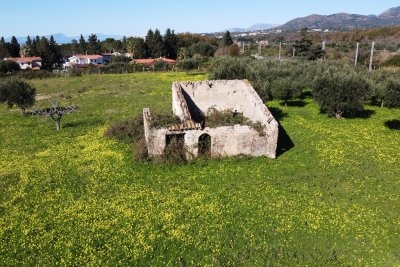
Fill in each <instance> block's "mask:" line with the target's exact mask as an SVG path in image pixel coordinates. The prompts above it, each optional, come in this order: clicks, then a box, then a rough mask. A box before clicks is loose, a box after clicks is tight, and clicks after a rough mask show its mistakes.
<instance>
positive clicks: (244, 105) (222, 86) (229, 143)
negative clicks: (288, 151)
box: [143, 80, 278, 158]
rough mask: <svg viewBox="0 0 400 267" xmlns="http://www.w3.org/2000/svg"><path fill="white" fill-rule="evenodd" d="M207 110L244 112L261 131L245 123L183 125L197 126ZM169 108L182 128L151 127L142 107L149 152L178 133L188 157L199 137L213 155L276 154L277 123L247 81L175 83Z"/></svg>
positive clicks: (154, 152)
mask: <svg viewBox="0 0 400 267" xmlns="http://www.w3.org/2000/svg"><path fill="white" fill-rule="evenodd" d="M210 109H216V110H219V111H224V110H232V112H238V113H243V116H245V117H247V118H248V119H249V120H250V121H252V122H254V123H257V122H260V123H261V124H262V125H263V126H264V133H263V134H261V135H260V133H259V132H258V131H256V130H255V129H253V128H252V127H250V126H247V125H234V126H221V127H215V128H209V127H205V128H199V127H198V126H197V127H192V128H188V129H186V128H185V125H199V124H198V123H200V121H201V118H204V116H205V115H206V114H207V112H208V111H209V110H210ZM172 110H173V113H174V114H175V115H176V116H178V117H179V118H180V119H181V121H182V127H179V126H174V127H169V128H168V127H166V128H163V129H153V128H151V127H150V126H149V125H150V123H149V121H150V120H151V115H150V111H149V109H147V108H146V109H144V110H143V118H144V127H145V138H146V142H147V146H148V152H149V155H153V156H156V155H161V154H162V153H163V152H164V149H165V147H166V142H167V139H168V138H167V136H173V135H177V134H179V135H180V137H182V136H183V138H184V145H185V146H186V148H187V151H188V153H187V157H188V158H195V157H197V156H198V154H199V151H200V148H199V145H200V146H201V144H199V142H203V141H201V140H203V139H204V136H205V137H207V138H209V139H210V141H211V144H209V146H210V147H209V149H210V155H211V156H212V157H219V156H233V155H239V154H245V155H251V156H267V157H270V158H275V156H276V147H277V141H278V122H277V121H276V120H275V119H274V117H273V116H272V114H271V113H270V111H269V110H268V108H267V107H266V106H265V105H264V103H263V102H262V100H261V99H260V97H259V96H258V94H257V93H256V91H255V90H254V89H253V87H252V86H251V84H250V83H249V82H248V81H247V80H216V81H201V82H194V83H193V82H174V83H173V84H172ZM201 136H202V137H201ZM202 138H203V139H202Z"/></svg>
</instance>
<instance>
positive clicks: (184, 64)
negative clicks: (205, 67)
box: [178, 58, 199, 71]
mask: <svg viewBox="0 0 400 267" xmlns="http://www.w3.org/2000/svg"><path fill="white" fill-rule="evenodd" d="M198 66H199V63H198V62H197V61H196V60H195V59H193V58H188V59H184V60H183V61H180V62H179V63H178V68H179V69H181V70H184V71H189V70H194V69H197V68H198Z"/></svg>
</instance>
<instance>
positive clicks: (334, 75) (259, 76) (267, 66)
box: [210, 57, 400, 118]
mask: <svg viewBox="0 0 400 267" xmlns="http://www.w3.org/2000/svg"><path fill="white" fill-rule="evenodd" d="M210 78H211V79H248V80H249V81H250V82H251V83H252V85H253V87H254V88H255V89H256V91H257V92H258V94H259V95H260V96H261V98H262V99H263V100H264V101H267V100H271V99H280V100H283V101H284V103H285V104H287V103H289V102H290V101H291V100H293V99H297V98H299V97H301V96H302V95H304V92H307V91H310V92H311V93H312V95H313V97H314V99H315V101H316V102H318V103H319V105H320V109H321V111H322V112H325V113H327V114H330V115H333V116H335V117H337V118H341V117H342V116H347V117H351V116H359V115H362V114H363V110H364V104H365V103H366V102H367V101H370V102H371V103H375V104H379V105H380V106H386V107H390V108H396V107H400V78H399V77H397V76H396V75H393V74H392V73H389V72H387V71H385V70H380V71H375V72H367V71H366V70H365V68H354V67H352V66H349V65H345V64H342V63H335V62H325V61H299V60H293V61H283V62H280V61H266V60H254V59H250V58H232V57H231V58H220V59H218V60H216V61H215V62H214V64H213V65H212V67H211V68H210Z"/></svg>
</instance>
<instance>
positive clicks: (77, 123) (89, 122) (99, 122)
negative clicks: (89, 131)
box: [61, 119, 104, 128]
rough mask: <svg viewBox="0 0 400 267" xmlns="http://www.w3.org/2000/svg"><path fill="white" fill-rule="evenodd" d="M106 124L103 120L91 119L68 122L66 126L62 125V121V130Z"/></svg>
mask: <svg viewBox="0 0 400 267" xmlns="http://www.w3.org/2000/svg"><path fill="white" fill-rule="evenodd" d="M102 124H104V121H103V120H100V119H89V120H78V121H72V122H67V123H65V124H62V120H61V125H62V128H68V127H72V128H73V127H79V126H94V125H102Z"/></svg>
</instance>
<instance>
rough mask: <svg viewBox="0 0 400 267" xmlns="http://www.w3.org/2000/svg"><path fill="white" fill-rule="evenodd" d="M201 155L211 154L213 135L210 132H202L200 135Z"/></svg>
mask: <svg viewBox="0 0 400 267" xmlns="http://www.w3.org/2000/svg"><path fill="white" fill-rule="evenodd" d="M198 146H199V156H206V157H210V156H211V136H210V135H209V134H206V133H204V134H202V135H200V136H199V143H198Z"/></svg>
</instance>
